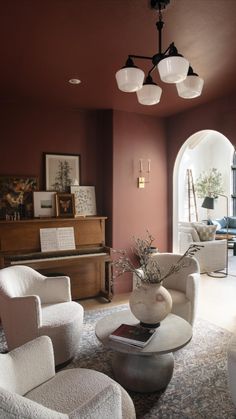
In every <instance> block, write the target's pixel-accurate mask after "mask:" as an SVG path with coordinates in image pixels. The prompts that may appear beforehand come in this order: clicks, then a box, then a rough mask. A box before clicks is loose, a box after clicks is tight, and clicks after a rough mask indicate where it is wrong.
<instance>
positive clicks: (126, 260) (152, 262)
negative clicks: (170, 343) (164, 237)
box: [113, 232, 200, 327]
mask: <svg viewBox="0 0 236 419" xmlns="http://www.w3.org/2000/svg"><path fill="white" fill-rule="evenodd" d="M153 241H154V238H153V237H152V236H151V234H150V233H149V232H147V238H145V239H143V238H141V239H140V238H134V247H133V248H132V253H133V256H134V261H133V260H132V259H131V258H130V257H129V256H128V253H127V251H126V250H114V249H113V252H115V253H117V254H118V258H116V259H114V261H113V266H114V276H120V275H122V274H124V273H125V272H131V273H133V274H135V275H136V278H137V283H136V288H135V289H134V290H133V292H132V293H131V295H130V298H129V306H130V310H131V312H132V313H133V315H134V316H135V317H136V318H137V319H138V320H140V324H141V325H143V326H145V327H158V326H159V325H160V322H161V321H162V320H163V319H164V318H165V317H166V316H167V315H168V314H169V313H170V311H171V308H172V298H171V295H170V293H169V292H168V291H167V289H166V288H165V287H163V286H162V283H163V281H164V279H166V278H168V277H169V276H170V275H173V274H175V273H177V272H179V271H180V270H181V269H184V268H185V267H187V264H186V256H189V257H193V256H194V255H195V253H196V252H197V251H198V250H200V246H196V245H191V246H190V247H189V248H188V249H187V251H186V252H185V254H184V255H182V256H181V257H180V258H179V260H178V261H177V263H175V264H174V265H172V266H171V267H170V268H169V269H168V270H167V271H166V272H164V271H163V269H162V267H161V266H160V265H159V263H158V260H157V258H156V257H155V256H153V254H152V252H150V248H152V243H153ZM135 259H136V261H135ZM137 261H139V263H140V266H139V267H136V266H135V265H136V262H137Z"/></svg>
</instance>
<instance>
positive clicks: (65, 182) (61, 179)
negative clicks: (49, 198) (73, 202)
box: [44, 153, 80, 193]
mask: <svg viewBox="0 0 236 419" xmlns="http://www.w3.org/2000/svg"><path fill="white" fill-rule="evenodd" d="M44 159H45V161H44V164H45V179H46V182H45V187H46V190H47V191H56V192H61V193H69V192H70V186H71V185H73V184H76V185H79V184H80V155H79V154H53V153H44Z"/></svg>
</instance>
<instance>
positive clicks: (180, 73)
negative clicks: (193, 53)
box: [157, 56, 189, 83]
mask: <svg viewBox="0 0 236 419" xmlns="http://www.w3.org/2000/svg"><path fill="white" fill-rule="evenodd" d="M157 68H158V71H159V74H160V78H161V80H162V81H164V82H165V83H180V82H181V81H183V80H184V79H185V78H186V77H187V74H188V69H189V62H188V60H186V58H184V57H180V56H169V57H166V58H163V59H162V60H161V61H159V63H158V64H157Z"/></svg>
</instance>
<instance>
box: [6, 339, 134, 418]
mask: <svg viewBox="0 0 236 419" xmlns="http://www.w3.org/2000/svg"><path fill="white" fill-rule="evenodd" d="M0 418H4V419H13V418H14V419H16V418H19V419H20V418H22V419H23V418H24V419H68V418H71V419H76V418H80V419H85V418H86V419H111V418H112V419H122V418H124V419H134V418H135V409H134V405H133V402H132V400H131V398H130V396H129V395H128V393H127V392H126V391H125V390H124V389H123V388H122V387H121V386H120V385H119V384H117V383H116V382H115V381H114V380H112V379H111V378H109V377H108V376H106V375H105V374H103V373H100V372H98V371H93V370H90V369H85V368H73V369H65V370H61V371H60V372H59V373H57V374H56V373H55V367H54V356H53V347H52V342H51V339H50V338H49V337H48V336H40V337H39V338H37V339H34V340H33V341H30V342H27V343H26V344H24V345H22V346H21V347H19V348H16V349H14V350H13V351H11V352H9V353H8V354H0Z"/></svg>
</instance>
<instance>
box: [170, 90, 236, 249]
mask: <svg viewBox="0 0 236 419" xmlns="http://www.w3.org/2000/svg"><path fill="white" fill-rule="evenodd" d="M235 115H236V99H235V96H231V97H225V98H222V99H218V100H215V101H213V102H210V103H208V104H206V105H203V106H200V107H197V108H194V109H192V110H190V111H188V112H184V113H180V114H177V115H175V116H172V117H170V118H168V119H167V120H166V128H167V129H166V135H167V146H168V147H167V155H168V174H169V176H168V191H169V193H168V202H169V226H171V223H172V221H171V220H172V195H173V185H172V177H173V168H174V163H175V159H176V157H177V154H178V152H179V150H180V148H181V146H182V144H183V143H184V142H185V141H186V140H187V139H188V138H189V137H190V136H191V135H192V134H194V133H196V132H197V131H201V130H203V129H212V130H215V131H218V132H220V133H221V134H223V135H225V136H226V137H227V138H228V140H229V141H231V143H232V144H233V145H234V146H236V135H235V134H236V117H235ZM168 233H169V246H171V237H172V229H171V228H169V230H168Z"/></svg>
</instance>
